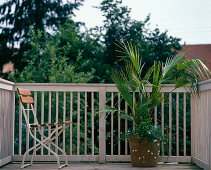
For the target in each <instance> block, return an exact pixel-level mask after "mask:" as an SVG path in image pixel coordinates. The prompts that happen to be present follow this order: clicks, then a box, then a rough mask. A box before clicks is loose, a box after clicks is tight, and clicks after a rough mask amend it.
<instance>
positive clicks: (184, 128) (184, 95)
mask: <svg viewBox="0 0 211 170" xmlns="http://www.w3.org/2000/svg"><path fill="white" fill-rule="evenodd" d="M183 102H184V103H183V137H184V148H183V149H184V156H186V93H184V94H183Z"/></svg>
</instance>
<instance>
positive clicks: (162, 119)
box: [161, 93, 164, 156]
mask: <svg viewBox="0 0 211 170" xmlns="http://www.w3.org/2000/svg"><path fill="white" fill-rule="evenodd" d="M162 98H164V93H162ZM161 123H162V125H161V126H162V136H163V135H164V100H163V101H162V103H161ZM162 155H163V156H164V147H163V142H162Z"/></svg>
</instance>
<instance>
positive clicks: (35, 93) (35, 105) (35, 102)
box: [34, 91, 37, 155]
mask: <svg viewBox="0 0 211 170" xmlns="http://www.w3.org/2000/svg"><path fill="white" fill-rule="evenodd" d="M34 114H35V116H36V117H37V92H36V91H35V92H34ZM34 123H37V122H36V121H35V119H34ZM34 136H35V137H36V136H37V129H36V128H34ZM35 145H36V140H35V139H34V146H35ZM35 155H36V152H35Z"/></svg>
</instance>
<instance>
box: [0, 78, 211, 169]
mask: <svg viewBox="0 0 211 170" xmlns="http://www.w3.org/2000/svg"><path fill="white" fill-rule="evenodd" d="M18 87H19V88H28V89H30V90H31V91H32V92H33V97H34V100H35V103H34V106H35V112H36V114H37V117H38V120H39V121H40V123H44V122H54V121H65V120H66V121H68V120H70V121H72V122H73V124H72V125H71V126H70V128H69V129H67V130H66V131H65V132H64V133H63V134H62V135H60V137H58V138H57V139H56V143H58V144H59V146H60V147H62V148H63V149H64V150H65V151H66V153H67V154H68V160H69V161H94V162H100V163H105V162H109V161H118V162H129V161H130V155H129V154H130V152H129V146H128V141H127V139H123V140H121V141H120V140H118V139H119V138H121V137H122V134H123V133H125V132H127V130H128V127H130V126H132V124H131V122H128V121H127V120H123V119H120V117H119V114H118V113H112V114H111V115H109V116H107V115H105V113H99V112H100V111H101V110H103V109H104V108H105V107H106V105H109V106H112V107H116V108H117V109H118V110H119V112H120V110H121V111H125V112H126V113H128V114H130V109H129V108H128V106H127V104H126V103H125V102H124V101H123V100H121V95H120V94H119V92H118V90H117V89H116V87H115V86H114V85H113V84H59V83H55V84H48V83H45V84H42V83H33V84H31V83H15V84H14V83H12V82H8V81H5V80H2V79H0V100H1V102H0V105H1V112H0V135H1V136H0V140H1V141H0V149H1V150H0V166H2V165H3V164H5V163H7V162H10V161H21V159H22V155H23V153H24V152H25V150H26V149H27V148H29V147H31V146H33V145H35V141H33V140H32V138H31V137H30V136H29V134H28V130H27V128H26V125H25V121H24V119H23V117H22V111H21V109H20V107H19V100H18V98H17V94H16V92H15V91H16V89H17V88H18ZM173 89H174V85H165V86H164V88H163V89H162V91H163V92H164V93H163V95H165V98H166V100H165V102H163V103H162V104H161V105H160V106H158V107H157V108H156V109H155V111H154V118H153V121H154V123H155V124H157V125H160V126H161V127H162V133H163V134H168V135H167V138H168V139H169V140H168V142H167V143H162V144H161V153H160V156H159V161H161V162H194V163H196V164H198V165H199V166H200V167H203V168H205V169H210V164H211V145H210V136H211V135H210V134H211V123H210V122H211V105H210V104H209V102H210V101H211V80H209V81H205V82H202V83H201V85H200V95H199V97H197V95H196V96H195V97H193V96H192V98H191V97H190V94H189V93H187V92H186V90H185V89H184V88H180V89H176V90H175V91H172V90H173ZM147 91H148V93H150V92H151V88H150V87H147ZM190 99H191V100H190ZM190 102H191V104H190ZM190 112H191V115H190ZM190 120H191V123H190ZM31 121H33V120H31ZM164 127H167V129H168V130H166V129H165V128H164ZM50 130H51V129H47V132H46V133H49V132H50ZM35 133H36V132H35ZM61 158H62V157H61ZM27 159H30V155H29V156H28V157H27ZM35 161H55V160H54V157H53V156H52V155H50V153H49V152H48V151H46V150H45V149H44V148H42V149H41V151H37V153H36V157H35Z"/></svg>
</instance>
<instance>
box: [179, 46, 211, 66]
mask: <svg viewBox="0 0 211 170" xmlns="http://www.w3.org/2000/svg"><path fill="white" fill-rule="evenodd" d="M188 50H189V51H188ZM186 51H188V53H187V55H186V56H187V59H192V58H196V59H200V60H201V61H202V62H203V63H204V64H205V65H206V66H207V67H208V68H209V69H210V70H211V44H196V45H184V47H183V49H182V51H181V52H186Z"/></svg>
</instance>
